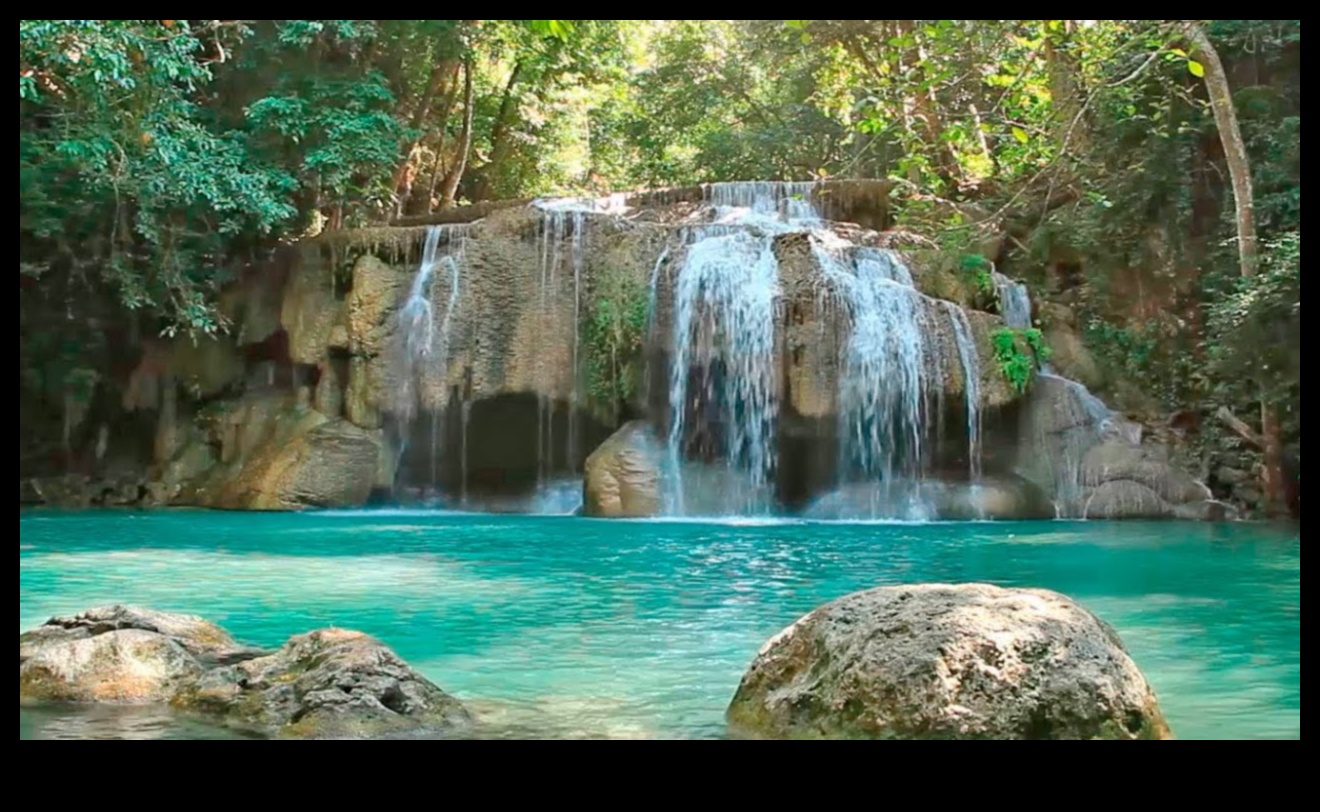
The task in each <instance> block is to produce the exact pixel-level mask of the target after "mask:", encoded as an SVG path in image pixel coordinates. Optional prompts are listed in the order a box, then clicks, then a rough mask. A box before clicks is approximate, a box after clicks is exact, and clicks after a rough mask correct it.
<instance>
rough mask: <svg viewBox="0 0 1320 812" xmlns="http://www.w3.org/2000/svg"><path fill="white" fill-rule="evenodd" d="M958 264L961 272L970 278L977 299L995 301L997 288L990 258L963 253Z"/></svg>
mask: <svg viewBox="0 0 1320 812" xmlns="http://www.w3.org/2000/svg"><path fill="white" fill-rule="evenodd" d="M958 264H959V267H960V268H961V269H962V272H963V274H964V275H966V276H968V277H969V278H970V279H971V280H972V284H973V285H974V286H975V289H976V293H977V297H978V299H980V300H981V301H995V299H996V297H997V296H998V290H997V289H996V287H995V279H994V276H993V272H994V266H993V265H991V264H990V260H988V259H986V258H985V257H984V256H982V255H981V254H964V255H963V257H962V259H961V260H959V263H958Z"/></svg>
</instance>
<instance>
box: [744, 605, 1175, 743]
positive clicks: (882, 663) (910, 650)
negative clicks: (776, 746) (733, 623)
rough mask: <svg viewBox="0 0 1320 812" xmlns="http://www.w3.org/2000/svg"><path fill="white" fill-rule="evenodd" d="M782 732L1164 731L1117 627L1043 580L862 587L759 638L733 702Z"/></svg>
mask: <svg viewBox="0 0 1320 812" xmlns="http://www.w3.org/2000/svg"><path fill="white" fill-rule="evenodd" d="M728 720H729V723H730V724H731V725H732V726H733V728H734V730H735V731H739V732H742V733H745V734H750V735H759V736H769V737H777V738H825V739H833V738H854V739H1167V738H1170V733H1169V728H1168V725H1167V724H1166V723H1165V721H1164V717H1163V715H1162V714H1161V712H1160V709H1159V706H1158V705H1157V703H1156V701H1155V695H1154V693H1153V692H1152V691H1151V689H1150V686H1149V685H1148V684H1147V683H1146V680H1145V678H1144V677H1143V676H1142V674H1141V672H1140V671H1139V670H1138V669H1137V666H1136V665H1135V664H1134V663H1133V662H1132V659H1131V657H1129V656H1128V654H1127V652H1126V651H1125V650H1124V648H1123V644H1122V642H1121V641H1120V640H1119V638H1118V635H1117V634H1116V633H1115V632H1114V630H1113V629H1112V628H1111V627H1109V626H1108V625H1107V624H1105V623H1104V622H1103V621H1101V620H1099V619H1098V618H1096V617H1095V616H1094V615H1092V614H1091V613H1090V612H1088V611H1087V610H1085V609H1083V608H1082V607H1081V606H1079V605H1077V604H1076V603H1074V602H1073V601H1071V600H1069V599H1068V598H1066V597H1064V596H1063V595H1060V594H1058V593H1055V592H1049V591H1045V590H1039V589H1002V588H1000V587H996V586H991V585H988V584H960V585H949V584H922V585H917V586H895V587H880V588H877V589H871V590H867V591H865V592H857V593H854V594H852V595H848V596H847V597H844V598H841V599H839V600H836V601H834V602H832V603H828V604H826V605H824V606H821V607H819V608H817V609H815V610H814V611H812V612H810V613H809V614H807V615H806V616H804V617H803V618H801V619H800V620H798V621H797V622H796V623H794V624H793V625H791V626H789V627H788V628H787V629H785V630H784V631H782V632H780V633H779V634H778V635H776V636H775V637H774V638H772V639H771V640H770V641H769V642H767V643H766V644H765V646H764V647H762V649H761V651H760V653H759V654H758V655H757V657H756V660H755V661H754V662H753V663H752V665H751V668H749V669H748V671H747V673H746V674H745V675H744V676H743V679H742V683H741V684H740V685H739V686H738V690H737V693H736V694H735V695H734V697H733V701H732V703H731V704H730V705H729V709H728Z"/></svg>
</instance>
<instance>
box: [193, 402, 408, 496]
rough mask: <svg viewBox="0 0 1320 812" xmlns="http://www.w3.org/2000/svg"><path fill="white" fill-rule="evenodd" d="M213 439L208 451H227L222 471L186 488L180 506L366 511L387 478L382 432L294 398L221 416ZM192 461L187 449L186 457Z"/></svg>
mask: <svg viewBox="0 0 1320 812" xmlns="http://www.w3.org/2000/svg"><path fill="white" fill-rule="evenodd" d="M210 433H211V439H210V440H209V442H208V444H207V445H208V447H209V446H210V445H218V446H219V447H220V449H221V455H220V461H219V464H217V465H213V466H212V467H210V468H208V469H206V470H205V471H204V472H202V473H200V474H199V475H197V476H196V477H195V478H193V479H192V480H190V481H189V482H188V483H187V484H186V485H184V486H183V487H182V489H181V491H180V493H179V495H178V496H177V497H176V498H175V502H176V503H177V504H187V505H197V506H202V507H217V508H226V509H232V510H299V509H303V508H317V507H319V508H330V507H360V506H362V505H364V504H366V502H367V499H368V498H369V497H370V495H371V492H372V489H373V488H374V487H376V486H377V483H379V482H380V480H381V479H382V478H384V477H383V476H382V473H381V471H380V466H381V460H382V448H383V444H384V439H383V435H382V433H381V432H380V431H379V430H376V431H368V430H366V429H363V428H360V427H358V426H356V425H354V424H352V423H350V422H348V421H347V420H342V419H341V420H331V419H329V418H327V417H326V416H325V415H323V414H321V413H320V412H318V411H316V410H314V409H311V408H309V407H308V406H307V405H306V404H300V403H298V402H297V401H296V400H293V399H291V398H288V397H284V396H274V397H261V398H252V399H249V400H246V401H242V402H240V403H239V404H237V405H236V406H234V407H233V408H231V409H229V410H227V411H222V412H221V413H219V414H217V415H215V416H214V417H213V418H212V420H211V432H210ZM191 453H193V452H192V451H190V450H189V449H185V451H184V452H183V455H184V456H186V455H188V454H191ZM391 472H392V469H391ZM390 478H392V476H391V477H390Z"/></svg>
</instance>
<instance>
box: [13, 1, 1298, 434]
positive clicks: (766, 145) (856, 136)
mask: <svg viewBox="0 0 1320 812" xmlns="http://www.w3.org/2000/svg"><path fill="white" fill-rule="evenodd" d="M1189 22H1194V23H1195V25H1196V28H1195V29H1192V28H1189V27H1188V25H1187V23H1189ZM1193 30H1195V31H1204V32H1205V35H1206V39H1205V43H1208V44H1210V46H1211V47H1212V48H1213V49H1214V52H1215V54H1216V55H1217V56H1216V59H1218V58H1219V57H1222V61H1223V71H1224V75H1225V77H1226V81H1227V85H1228V87H1229V90H1230V92H1231V94H1232V102H1233V107H1234V108H1235V113H1236V117H1237V119H1238V121H1239V122H1240V130H1241V140H1242V141H1243V144H1244V146H1245V152H1246V155H1247V156H1248V159H1249V161H1250V174H1251V179H1252V180H1253V181H1254V193H1253V198H1254V200H1253V203H1254V211H1255V214H1254V220H1255V228H1256V230H1257V231H1258V238H1259V241H1260V244H1261V246H1262V251H1261V258H1262V259H1261V263H1260V264H1261V272H1260V273H1258V274H1254V275H1250V276H1247V277H1243V276H1241V275H1240V274H1239V273H1237V266H1236V262H1235V259H1236V256H1237V253H1238V252H1237V247H1236V245H1237V244H1236V240H1237V233H1236V232H1235V228H1234V226H1235V218H1234V186H1233V185H1232V184H1230V183H1228V178H1229V167H1228V166H1227V165H1226V163H1225V155H1224V152H1223V150H1222V149H1221V148H1220V146H1219V143H1220V142H1219V139H1218V135H1217V130H1216V118H1215V115H1213V114H1212V111H1211V109H1210V106H1209V103H1208V102H1209V97H1208V96H1207V92H1206V85H1205V81H1206V75H1207V74H1206V64H1205V62H1204V57H1203V56H1202V55H1201V53H1200V52H1199V51H1198V49H1202V50H1203V48H1204V44H1205V43H1198V42H1193V41H1191V38H1189V35H1188V32H1189V31H1193ZM1300 48H1301V22H1300V21H1299V20H1212V21H1177V20H1166V21H1143V20H643V21H635V20H20V21H19V208H20V221H19V236H20V277H21V279H20V281H21V283H22V284H38V285H41V284H47V282H46V281H45V280H57V282H58V284H59V285H61V286H63V287H69V289H70V290H71V291H72V290H74V289H78V287H79V286H82V288H83V289H86V290H89V291H90V290H93V289H95V290H103V289H104V290H113V291H114V292H115V293H116V294H117V296H118V299H119V300H120V302H121V303H122V304H123V305H124V306H126V307H127V308H129V309H130V310H134V311H138V312H140V313H143V314H145V315H147V316H148V317H149V318H150V319H151V320H152V323H153V324H158V325H159V326H160V327H161V329H165V330H176V329H183V330H187V331H192V332H200V333H218V332H223V331H224V330H225V329H226V327H227V326H226V324H225V323H224V320H223V318H222V317H221V316H219V314H218V311H217V309H216V308H215V307H214V306H213V303H214V301H215V293H216V291H217V290H218V289H219V287H220V286H221V285H223V283H224V282H225V281H226V280H227V279H228V278H229V276H230V274H232V272H233V270H234V268H236V267H237V266H238V265H239V264H240V263H242V262H244V261H246V260H250V259H252V258H255V257H259V256H261V255H262V254H263V253H264V252H266V251H268V250H269V249H270V248H271V247H272V246H274V245H276V244H277V243H278V242H279V241H282V240H288V239H292V238H296V237H298V236H300V235H304V234H309V233H315V232H318V231H321V230H324V229H337V228H345V227H351V226H354V225H367V224H378V223H383V222H387V221H389V220H391V219H393V218H396V217H398V216H400V215H416V214H425V213H428V212H433V211H436V210H438V209H442V208H446V207H451V206H456V205H462V204H463V203H469V202H474V201H479V200H487V199H496V198H521V197H528V196H534V195H544V194H550V193H593V192H603V191H606V190H618V189H627V188H639V187H647V186H667V185H684V184H693V183H700V182H707V181H718V180H737V179H785V180H805V179H813V178H827V177H854V178H883V179H887V180H888V181H889V183H890V188H891V190H892V191H891V193H890V198H891V199H890V201H889V206H890V210H891V211H892V213H893V215H894V218H895V222H896V225H899V226H901V227H904V228H908V229H910V230H913V231H920V232H923V233H926V234H928V235H929V236H931V237H933V238H935V239H937V240H939V241H940V242H941V244H943V245H945V246H946V247H948V248H949V249H950V250H951V251H954V252H963V253H966V252H969V251H972V248H971V247H972V246H974V245H976V244H977V241H978V239H979V238H980V237H982V236H983V234H984V232H987V231H996V232H1001V233H1004V234H1006V235H1007V238H1008V250H1007V251H1006V252H1005V253H1004V255H1003V256H1002V257H997V258H996V259H998V260H999V261H1000V263H1001V265H1004V266H1005V267H1007V268H1009V269H1011V270H1012V271H1013V272H1014V273H1015V274H1017V275H1019V276H1021V277H1024V278H1026V279H1028V281H1030V282H1031V283H1032V284H1033V285H1034V286H1035V287H1036V288H1037V289H1038V290H1040V291H1042V292H1048V293H1050V294H1051V295H1057V296H1062V297H1065V298H1067V299H1068V300H1069V301H1070V302H1071V303H1072V304H1073V306H1074V307H1075V308H1076V310H1077V311H1078V313H1079V315H1080V317H1081V320H1082V324H1083V327H1084V329H1085V330H1086V331H1087V333H1088V336H1089V338H1090V339H1091V343H1092V345H1093V346H1094V347H1096V348H1098V350H1099V351H1100V352H1101V354H1103V355H1107V358H1106V361H1107V362H1108V363H1109V364H1110V365H1111V366H1112V367H1113V368H1115V369H1121V370H1124V371H1125V372H1126V373H1127V374H1131V375H1134V376H1137V377H1138V379H1140V380H1143V381H1147V382H1149V386H1148V389H1149V391H1150V392H1153V393H1154V395H1155V396H1156V399H1157V400H1158V401H1159V403H1160V404H1161V405H1162V406H1164V407H1166V408H1169V409H1173V408H1177V407H1179V406H1181V405H1185V404H1187V403H1190V402H1208V403H1213V404H1222V405H1224V406H1226V407H1230V408H1232V409H1237V408H1241V407H1242V405H1243V402H1244V401H1245V400H1250V399H1252V398H1258V397H1261V396H1262V394H1261V393H1264V395H1263V396H1264V397H1267V398H1279V399H1282V400H1283V401H1288V402H1293V401H1295V402H1296V403H1297V404H1300V394H1299V392H1300V390H1299V388H1298V387H1299V383H1298V378H1299V377H1300V361H1299V360H1298V357H1297V351H1296V340H1297V335H1298V333H1297V324H1298V323H1299V320H1300V282H1299V274H1300V255H1301V184H1300V160H1301V159H1300V137H1301V106H1300V104H1301V103H1300V97H1301V87H1300ZM1239 196H1240V195H1239ZM34 280H35V282H34ZM1134 291H1140V293H1141V295H1140V296H1137V297H1136V300H1137V301H1135V303H1134ZM1152 291H1158V293H1157V294H1156V293H1152ZM68 295H74V294H73V293H70V294H68ZM1143 302H1144V303H1146V304H1144V305H1143ZM1290 399H1291V400H1290ZM1297 411H1298V414H1297V415H1295V416H1294V418H1293V419H1294V421H1295V420H1299V419H1300V405H1298V407H1297Z"/></svg>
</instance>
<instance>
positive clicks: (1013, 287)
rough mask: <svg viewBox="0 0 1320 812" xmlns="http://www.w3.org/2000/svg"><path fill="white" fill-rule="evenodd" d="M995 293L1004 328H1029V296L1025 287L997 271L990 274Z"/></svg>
mask: <svg viewBox="0 0 1320 812" xmlns="http://www.w3.org/2000/svg"><path fill="white" fill-rule="evenodd" d="M992 278H993V279H994V282H995V292H996V293H997V294H998V295H999V314H1000V316H1002V317H1003V319H1004V326H1005V327H1012V328H1013V329H1014V330H1025V329H1027V328H1028V327H1030V326H1031V295H1030V294H1029V293H1028V292H1027V286H1026V285H1024V284H1022V283H1021V282H1015V281H1014V280H1012V279H1009V278H1008V277H1007V276H1004V275H1003V274H1001V273H1000V272H999V271H994V272H993V273H992Z"/></svg>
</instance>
